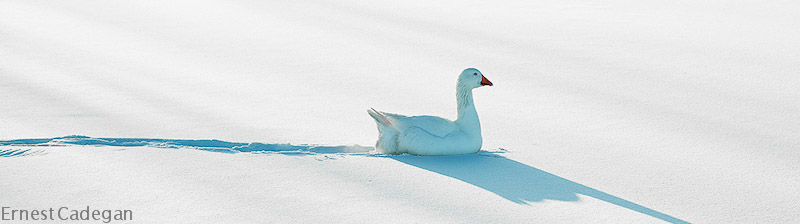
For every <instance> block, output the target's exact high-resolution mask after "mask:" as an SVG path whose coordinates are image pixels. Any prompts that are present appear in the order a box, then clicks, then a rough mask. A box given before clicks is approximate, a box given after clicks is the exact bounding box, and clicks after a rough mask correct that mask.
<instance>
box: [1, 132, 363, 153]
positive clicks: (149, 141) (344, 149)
mask: <svg viewBox="0 0 800 224" xmlns="http://www.w3.org/2000/svg"><path fill="white" fill-rule="evenodd" d="M69 145H88V146H127V147H136V146H149V147H156V148H190V149H197V150H203V151H212V152H221V153H238V152H250V153H281V154H327V153H367V152H370V151H372V150H374V149H375V148H374V147H366V146H359V145H349V146H317V145H292V144H264V143H258V142H253V143H237V142H226V141H220V140H182V139H156V138H92V137H86V136H79V135H73V136H66V137H58V138H38V139H18V140H8V141H0V146H69ZM6 154H8V155H9V156H8V157H11V155H14V156H18V154H17V153H14V152H11V151H9V152H3V151H0V155H6Z"/></svg>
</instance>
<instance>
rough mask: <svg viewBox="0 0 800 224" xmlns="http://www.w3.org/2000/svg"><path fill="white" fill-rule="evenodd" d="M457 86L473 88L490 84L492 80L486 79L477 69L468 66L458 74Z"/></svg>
mask: <svg viewBox="0 0 800 224" xmlns="http://www.w3.org/2000/svg"><path fill="white" fill-rule="evenodd" d="M458 86H459V87H466V88H469V89H474V88H478V87H481V86H492V82H491V81H489V80H488V79H486V77H484V76H483V73H481V71H478V69H474V68H468V69H464V71H463V72H461V75H460V76H458Z"/></svg>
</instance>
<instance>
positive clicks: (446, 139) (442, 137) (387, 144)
mask: <svg viewBox="0 0 800 224" xmlns="http://www.w3.org/2000/svg"><path fill="white" fill-rule="evenodd" d="M485 85H489V86H491V85H492V82H490V81H489V80H488V79H486V78H485V77H483V74H482V73H481V72H480V71H478V70H477V69H474V68H468V69H465V70H464V71H463V72H462V73H461V75H459V77H458V83H457V85H456V101H457V102H458V118H457V119H456V120H455V121H451V120H448V119H445V118H441V117H436V116H404V115H399V114H392V113H386V112H381V111H377V110H375V109H370V110H368V111H367V112H368V113H369V115H370V116H372V118H374V119H375V122H376V123H377V124H378V132H379V137H378V141H377V143H376V144H375V148H376V149H377V150H378V151H380V152H383V153H386V154H402V153H409V154H414V155H426V156H441V155H458V154H469V153H476V152H478V151H479V150H480V149H481V145H482V144H483V138H482V137H481V124H480V121H479V120H478V112H477V111H476V110H475V104H474V103H473V101H472V89H474V88H478V87H481V86H485Z"/></svg>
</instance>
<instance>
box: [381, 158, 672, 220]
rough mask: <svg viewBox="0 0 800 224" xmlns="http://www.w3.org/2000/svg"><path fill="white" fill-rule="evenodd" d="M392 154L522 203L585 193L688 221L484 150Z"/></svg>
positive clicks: (572, 197) (571, 197) (573, 197)
mask: <svg viewBox="0 0 800 224" xmlns="http://www.w3.org/2000/svg"><path fill="white" fill-rule="evenodd" d="M391 158H392V159H394V160H397V161H400V162H403V163H406V164H409V165H412V166H416V167H419V168H422V169H425V170H429V171H432V172H435V173H439V174H441V175H444V176H448V177H452V178H455V179H458V180H461V181H464V182H466V183H469V184H472V185H475V186H477V187H480V188H483V189H485V190H487V191H490V192H492V193H495V194H497V195H499V196H500V197H503V198H505V199H507V200H509V201H512V202H515V203H519V204H528V202H539V201H542V200H545V199H547V200H559V201H578V199H579V198H578V194H582V195H586V196H589V197H593V198H596V199H600V200H603V201H605V202H608V203H611V204H615V205H618V206H621V207H624V208H627V209H630V210H633V211H636V212H639V213H642V214H645V215H649V216H652V217H655V218H658V219H661V220H664V221H667V222H671V223H688V222H686V221H684V220H681V219H678V218H675V217H672V216H670V215H667V214H664V213H661V212H658V211H655V210H653V209H650V208H647V207H644V206H642V205H639V204H636V203H633V202H630V201H628V200H625V199H622V198H619V197H617V196H614V195H610V194H607V193H605V192H602V191H599V190H597V189H594V188H591V187H587V186H584V185H582V184H579V183H576V182H573V181H570V180H567V179H564V178H562V177H559V176H556V175H554V174H551V173H548V172H545V171H543V170H540V169H537V168H534V167H531V166H528V165H525V164H522V163H520V162H517V161H514V160H511V159H508V158H506V157H504V156H501V155H497V154H490V153H485V152H481V153H478V154H473V155H463V156H442V157H420V156H409V155H400V156H392V157H391Z"/></svg>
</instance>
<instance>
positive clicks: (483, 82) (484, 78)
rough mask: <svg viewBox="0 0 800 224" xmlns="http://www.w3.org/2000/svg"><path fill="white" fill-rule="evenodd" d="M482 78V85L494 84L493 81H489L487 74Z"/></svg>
mask: <svg viewBox="0 0 800 224" xmlns="http://www.w3.org/2000/svg"><path fill="white" fill-rule="evenodd" d="M482 78H483V79H481V85H482V86H492V81H489V80H488V79H486V76H483V77H482Z"/></svg>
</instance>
